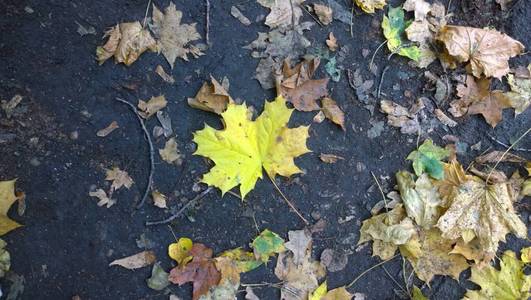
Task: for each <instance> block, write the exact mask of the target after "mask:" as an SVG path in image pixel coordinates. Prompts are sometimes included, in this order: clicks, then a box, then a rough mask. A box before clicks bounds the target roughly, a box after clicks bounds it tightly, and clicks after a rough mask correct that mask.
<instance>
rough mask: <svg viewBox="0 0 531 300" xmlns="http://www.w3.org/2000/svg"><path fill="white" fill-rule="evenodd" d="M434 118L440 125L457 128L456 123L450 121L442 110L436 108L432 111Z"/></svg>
mask: <svg viewBox="0 0 531 300" xmlns="http://www.w3.org/2000/svg"><path fill="white" fill-rule="evenodd" d="M433 112H434V114H435V116H436V117H437V119H439V121H441V123H443V124H444V125H446V126H448V127H455V126H457V122H456V121H454V120H452V119H451V118H450V117H448V116H447V115H446V114H445V113H444V112H443V111H442V110H440V109H438V108H436V109H435V110H434V111H433Z"/></svg>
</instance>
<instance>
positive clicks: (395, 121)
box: [380, 99, 423, 134]
mask: <svg viewBox="0 0 531 300" xmlns="http://www.w3.org/2000/svg"><path fill="white" fill-rule="evenodd" d="M420 104H422V101H421V100H420V99H419V100H418V101H417V105H416V106H417V107H422V108H423V104H422V106H420ZM414 107H415V106H414ZM414 107H412V108H411V109H407V108H405V107H403V106H402V105H400V104H397V103H395V102H393V101H389V100H382V101H380V111H382V112H383V113H385V114H387V124H388V125H390V126H393V127H398V128H400V132H401V133H404V134H418V133H419V132H420V131H421V128H420V123H419V121H418V118H417V112H418V111H420V109H417V108H414Z"/></svg>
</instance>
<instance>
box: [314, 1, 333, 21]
mask: <svg viewBox="0 0 531 300" xmlns="http://www.w3.org/2000/svg"><path fill="white" fill-rule="evenodd" d="M313 11H314V12H315V14H316V15H317V18H319V21H320V22H321V24H323V25H328V24H330V23H332V20H333V11H332V8H330V7H328V6H326V5H323V4H318V3H314V4H313Z"/></svg>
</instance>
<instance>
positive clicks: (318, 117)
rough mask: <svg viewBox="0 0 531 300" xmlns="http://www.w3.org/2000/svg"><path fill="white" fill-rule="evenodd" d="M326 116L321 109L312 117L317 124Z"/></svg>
mask: <svg viewBox="0 0 531 300" xmlns="http://www.w3.org/2000/svg"><path fill="white" fill-rule="evenodd" d="M325 118H326V116H325V115H324V113H323V111H322V110H320V111H319V112H318V113H317V114H316V115H315V116H314V117H313V121H314V122H315V123H318V124H321V123H322V122H323V121H324V119H325Z"/></svg>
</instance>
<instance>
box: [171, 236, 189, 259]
mask: <svg viewBox="0 0 531 300" xmlns="http://www.w3.org/2000/svg"><path fill="white" fill-rule="evenodd" d="M192 246H193V242H192V240H191V239H189V238H179V240H178V241H177V243H172V244H170V245H169V246H168V256H169V257H171V259H173V260H175V261H176V262H177V263H178V264H179V266H184V265H186V264H187V263H188V262H189V261H191V260H192V255H191V254H190V250H192Z"/></svg>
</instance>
